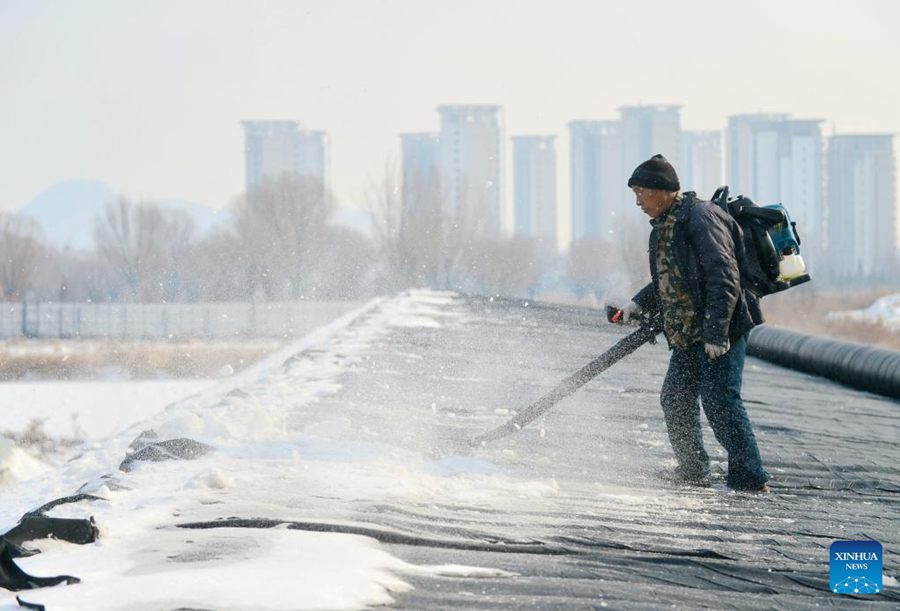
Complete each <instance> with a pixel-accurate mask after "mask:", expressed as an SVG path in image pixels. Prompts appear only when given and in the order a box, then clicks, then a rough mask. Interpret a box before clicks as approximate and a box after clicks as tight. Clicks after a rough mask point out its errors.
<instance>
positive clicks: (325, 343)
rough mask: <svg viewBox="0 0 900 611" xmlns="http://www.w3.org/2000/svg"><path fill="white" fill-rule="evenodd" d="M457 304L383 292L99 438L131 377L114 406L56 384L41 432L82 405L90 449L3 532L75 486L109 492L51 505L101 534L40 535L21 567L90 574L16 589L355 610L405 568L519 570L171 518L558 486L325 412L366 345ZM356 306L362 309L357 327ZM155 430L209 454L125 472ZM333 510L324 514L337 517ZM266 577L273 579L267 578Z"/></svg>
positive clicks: (7, 601) (25, 488) (367, 542)
mask: <svg viewBox="0 0 900 611" xmlns="http://www.w3.org/2000/svg"><path fill="white" fill-rule="evenodd" d="M454 299H455V297H454V295H453V294H450V293H437V292H424V291H417V292H412V293H409V294H407V295H406V296H404V297H400V298H395V299H393V300H391V301H389V302H385V301H384V300H374V301H372V302H370V303H369V304H366V305H365V306H363V307H362V308H360V309H358V310H356V311H355V312H351V313H349V314H347V315H345V316H344V317H342V318H340V319H338V320H337V321H334V322H333V323H331V324H329V325H326V326H324V327H322V328H320V329H318V330H316V331H314V332H313V333H311V334H310V335H308V336H306V337H304V338H302V339H300V340H298V341H297V342H294V343H293V344H292V345H290V346H288V347H286V348H285V349H284V350H282V351H281V352H279V353H278V354H274V355H272V356H270V357H268V358H267V359H265V360H263V361H262V362H260V363H259V364H257V365H256V366H254V367H251V368H249V369H247V370H245V371H243V372H241V373H239V374H237V375H235V376H232V377H229V378H227V379H224V380H220V381H217V382H215V383H209V382H207V383H206V385H205V387H203V386H202V385H201V386H200V387H198V388H190V387H182V388H178V389H175V388H173V389H172V392H173V393H176V392H181V393H182V394H186V393H192V394H190V396H187V397H185V398H182V399H180V400H178V401H176V402H174V403H172V404H170V405H168V407H166V408H165V409H160V404H162V403H165V402H166V401H167V400H166V398H164V397H162V396H161V395H162V393H160V392H157V390H156V389H154V388H153V387H152V386H148V387H147V388H145V389H143V391H142V392H141V393H140V394H141V396H147V395H155V396H156V398H157V399H158V401H157V402H156V403H152V404H151V402H146V403H140V402H132V403H130V404H129V405H130V407H129V409H130V410H131V411H129V413H130V414H135V413H137V412H141V411H142V410H143V412H142V415H144V416H146V418H144V419H142V420H141V421H140V422H135V423H133V424H131V425H130V426H128V428H127V429H125V430H124V431H121V432H118V433H115V434H112V435H111V436H109V437H107V438H105V439H104V440H103V442H102V443H99V442H97V441H96V440H98V439H100V438H102V437H103V436H104V435H107V434H110V433H111V432H112V431H114V430H116V429H121V427H122V425H128V424H129V423H127V422H125V421H124V420H116V418H115V415H116V414H117V411H116V407H115V406H116V405H121V404H122V403H123V402H125V401H126V399H125V398H124V397H123V396H122V393H121V392H119V390H124V389H125V388H127V386H122V387H120V388H117V387H115V386H112V387H109V393H108V397H107V399H108V401H106V403H105V406H106V407H92V405H93V406H96V405H97V403H96V401H94V398H92V395H91V391H90V388H91V386H93V385H91V384H86V385H85V386H84V387H79V386H78V385H74V384H73V385H65V384H53V385H51V386H50V387H49V389H48V390H47V391H46V393H45V396H46V397H47V400H46V401H44V402H43V403H42V402H36V405H37V406H40V405H42V404H43V405H44V406H45V408H44V409H43V411H41V410H38V412H36V413H40V414H43V415H47V416H49V417H50V418H51V419H50V420H48V426H51V425H52V427H53V430H54V431H63V432H66V423H67V418H68V419H70V420H71V417H72V415H77V421H78V424H79V425H80V426H82V427H85V428H88V429H90V431H91V436H92V439H93V440H94V441H92V442H89V443H87V444H85V446H84V447H83V448H81V453H80V454H79V455H78V456H76V457H75V458H73V459H72V460H70V461H68V462H66V463H65V464H64V465H62V466H60V467H59V468H57V469H55V470H54V471H53V472H52V473H46V472H45V473H44V477H41V478H38V479H22V481H17V482H13V483H12V484H10V485H9V486H7V487H6V488H5V489H4V503H3V504H2V505H0V531H2V530H5V529H7V528H9V527H11V526H12V525H14V524H15V523H16V521H17V520H18V519H19V517H20V516H21V515H22V514H23V513H24V512H25V511H28V510H30V509H34V508H35V507H37V506H39V505H41V504H42V503H44V502H46V501H48V500H51V499H53V498H58V497H60V496H65V495H70V494H73V493H74V492H75V491H76V490H81V491H82V492H88V493H91V494H95V495H97V496H100V497H102V498H103V499H105V500H104V501H98V502H91V503H88V502H82V503H79V504H71V505H62V506H59V507H57V508H56V509H54V510H53V512H52V515H54V516H57V517H81V518H83V517H86V516H87V515H92V516H94V517H95V518H96V521H97V524H98V525H99V527H100V529H101V537H100V539H99V541H98V542H97V543H95V544H92V545H87V546H76V545H69V544H65V543H62V542H58V541H40V542H33V543H31V544H30V545H33V546H38V547H40V549H42V551H43V552H44V553H42V554H39V555H37V556H34V557H31V558H27V559H21V560H20V561H19V564H20V566H22V568H23V569H24V570H26V571H27V572H30V573H32V574H35V575H54V574H76V575H77V576H78V577H79V578H81V579H82V580H83V581H82V583H81V584H78V585H73V586H64V587H56V588H50V589H43V590H39V591H29V592H24V593H22V598H23V599H24V600H27V601H29V602H38V603H41V604H46V605H50V608H53V609H87V608H90V609H97V610H102V609H117V608H123V607H125V606H127V608H129V609H157V608H176V607H193V606H196V607H201V608H216V609H247V608H260V609H307V608H315V609H355V608H362V607H368V606H372V605H381V604H387V603H389V602H391V600H392V594H393V593H397V592H402V591H404V590H407V589H409V588H410V586H409V585H408V584H407V583H406V582H405V581H404V579H403V575H404V574H410V575H423V574H424V575H434V576H448V575H449V576H455V577H466V578H473V579H474V578H481V577H491V578H512V577H514V575H513V574H512V573H509V572H505V571H502V570H499V569H496V568H492V567H466V566H456V565H441V566H433V567H431V566H414V565H411V564H408V563H406V562H403V561H401V560H399V559H397V558H395V557H394V556H391V555H390V554H389V553H387V552H386V551H384V550H383V549H381V547H380V546H379V544H378V543H377V542H376V541H375V540H374V539H370V538H368V537H365V536H361V535H355V534H339V533H318V532H306V531H297V530H286V529H284V528H276V529H262V530H260V529H254V530H247V529H237V528H220V529H208V530H184V529H178V528H176V527H175V524H177V523H186V522H191V521H202V520H209V519H215V518H217V517H222V516H231V515H235V516H267V517H269V518H272V519H282V520H292V519H298V517H300V518H303V519H304V520H306V521H309V519H310V518H308V516H316V515H317V510H318V508H320V507H325V506H326V503H327V506H328V507H334V502H335V500H338V501H339V503H341V502H343V503H352V502H353V501H354V500H355V499H358V498H367V499H382V500H384V501H388V500H391V499H402V500H403V501H404V502H413V501H414V502H423V503H436V502H441V501H442V500H443V499H446V498H453V499H454V500H455V502H459V503H463V504H467V505H478V504H491V503H494V502H496V500H497V499H498V498H499V499H504V502H509V503H517V502H521V501H522V499H540V498H544V497H552V496H554V495H556V494H558V486H557V484H556V482H555V481H554V480H552V479H551V480H529V479H521V478H514V477H511V476H509V475H506V474H505V473H503V472H502V471H501V470H499V469H498V468H497V467H496V466H495V465H494V464H492V463H491V462H490V461H488V460H483V459H477V458H471V457H463V456H443V457H432V456H427V455H423V454H422V453H420V452H417V451H413V450H410V449H407V448H404V447H400V446H398V445H393V444H391V443H387V442H385V441H382V440H381V439H379V437H378V433H377V432H373V431H372V430H369V429H367V428H366V427H363V428H362V438H360V435H359V433H360V430H359V427H358V425H356V424H354V423H353V422H351V421H350V420H349V419H347V418H344V417H342V416H341V415H340V414H335V413H319V412H318V411H317V410H316V404H317V403H318V402H320V401H321V400H322V399H323V398H325V397H328V396H331V395H334V394H335V393H336V392H337V391H338V390H340V389H341V382H340V378H341V375H342V373H343V372H344V371H347V370H352V369H353V367H354V366H357V365H358V364H359V363H360V362H361V361H362V359H364V358H366V356H365V354H364V353H365V349H366V347H367V346H368V345H369V343H370V342H372V341H373V340H375V339H377V338H380V337H384V336H385V335H386V334H389V333H390V332H391V329H393V328H416V327H419V328H429V329H431V328H440V326H441V325H443V324H445V323H446V322H447V321H448V320H450V319H453V318H458V317H459V314H458V313H457V312H455V311H454V310H453V308H452V307H446V306H448V305H452V303H453V301H454ZM363 313H366V314H367V316H366V317H364V318H362V319H361V320H359V319H360V316H361V315H362V314H363ZM351 323H352V325H351ZM351 326H352V328H348V327H351ZM147 384H153V383H147ZM34 386H35V385H23V386H22V387H21V388H18V387H17V388H13V389H12V390H8V389H7V390H6V391H5V392H8V393H10V396H12V395H14V394H15V393H16V392H18V393H19V397H20V400H26V401H27V397H28V393H29V392H32V393H35V392H37V391H34V390H28V389H29V388H33V387H34ZM158 388H159V389H162V388H164V386H159V387H158ZM79 393H80V394H79ZM65 394H68V395H69V396H70V400H69V401H62V402H61V403H60V409H59V412H60V413H59V414H54V413H51V410H50V406H51V405H52V403H53V400H52V399H50V397H53V396H55V397H56V398H58V399H59V398H61V397H63V395H65ZM23 397H24V399H23ZM5 403H6V402H4V404H5ZM139 403H140V404H139ZM92 410H94V411H93V412H92ZM104 414H105V415H104ZM7 415H8V416H9V418H10V420H9V421H11V422H16V423H17V424H18V426H19V427H21V426H23V425H24V424H25V423H24V422H23V417H24V415H25V414H24V412H23V410H19V411H18V412H11V411H8V412H7ZM29 415H31V414H29ZM146 429H153V430H154V431H156V432H158V433H159V435H160V438H161V439H169V438H175V437H189V438H191V439H195V440H197V441H201V442H203V443H207V444H210V445H212V446H213V447H214V448H215V450H214V451H213V452H212V453H211V454H209V455H207V456H204V457H201V458H199V459H197V460H191V461H178V462H177V463H173V462H162V463H137V464H136V466H135V468H134V469H133V470H132V471H130V472H128V473H123V472H120V471H117V470H116V467H117V465H118V463H119V462H120V461H121V460H122V459H123V458H124V456H125V455H126V453H127V448H128V444H129V443H130V442H131V441H132V440H133V439H134V438H135V437H136V436H137V435H138V434H139V433H140V432H141V431H142V430H146ZM367 430H368V431H369V432H368V436H367V434H366V431H367ZM107 474H114V476H113V479H112V480H110V479H109V478H108V477H104V475H107ZM85 482H87V484H85ZM113 484H115V485H113ZM7 499H8V502H7ZM332 512H333V509H331V510H329V512H328V518H329V520H330V521H333V522H340V516H332V515H331V513H332ZM313 521H315V520H314V519H313ZM285 567H290V571H289V576H288V578H285ZM273 574H275V575H278V578H277V579H275V580H271V579H270V578H269V576H270V575H273ZM14 604H15V601H14V597H13V596H12V595H5V594H4V595H0V609H5V608H7V607H4V606H3V605H14ZM9 608H16V607H11V606H10V607H9Z"/></svg>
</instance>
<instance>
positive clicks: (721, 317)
mask: <svg viewBox="0 0 900 611" xmlns="http://www.w3.org/2000/svg"><path fill="white" fill-rule="evenodd" d="M679 208H680V209H679V210H678V211H677V214H678V218H677V220H676V223H675V230H674V233H673V235H672V242H673V244H672V250H673V254H674V257H675V262H676V264H677V265H678V267H679V269H680V270H681V272H682V274H683V276H684V279H685V282H686V284H687V287H688V290H689V291H690V294H691V300H692V301H693V304H694V307H695V309H696V311H697V319H698V320H700V321H702V324H703V328H702V337H703V342H704V343H709V344H716V345H718V346H724V345H726V343H727V342H726V340H730V341H731V342H735V341H737V340H738V339H739V338H740V337H742V336H743V335H744V334H745V333H747V332H748V331H750V329H752V328H753V327H754V326H755V325H757V324H760V323H761V322H762V313H761V312H760V309H759V302H758V300H757V299H756V297H755V296H754V295H752V294H751V293H748V292H747V291H744V290H743V289H742V288H741V276H740V272H739V269H740V266H741V262H742V261H743V257H744V251H743V241H742V239H741V228H740V226H739V225H738V224H737V221H736V220H735V219H734V218H733V217H732V216H731V215H729V214H728V213H726V212H725V211H724V210H722V209H721V208H719V207H718V206H716V205H714V204H711V203H709V202H707V201H704V200H701V199H698V198H697V196H696V195H695V194H694V193H693V192H687V193H685V194H684V200H683V201H682V204H681V206H680V207H679ZM657 240H658V232H657V230H656V229H655V228H654V229H653V231H651V233H650V276H651V278H652V280H651V282H650V283H649V284H648V285H647V286H645V287H644V288H642V289H641V290H640V291H639V292H638V294H637V295H635V296H634V298H633V301H634V302H635V303H636V304H638V305H639V306H641V309H643V310H644V311H645V312H651V313H652V312H658V311H659V309H660V301H659V297H658V292H657V291H658V286H659V285H658V283H659V276H658V274H657V271H656V250H657Z"/></svg>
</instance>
